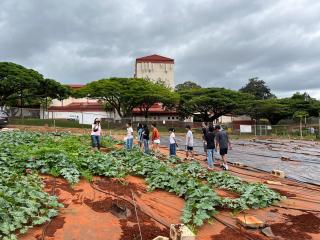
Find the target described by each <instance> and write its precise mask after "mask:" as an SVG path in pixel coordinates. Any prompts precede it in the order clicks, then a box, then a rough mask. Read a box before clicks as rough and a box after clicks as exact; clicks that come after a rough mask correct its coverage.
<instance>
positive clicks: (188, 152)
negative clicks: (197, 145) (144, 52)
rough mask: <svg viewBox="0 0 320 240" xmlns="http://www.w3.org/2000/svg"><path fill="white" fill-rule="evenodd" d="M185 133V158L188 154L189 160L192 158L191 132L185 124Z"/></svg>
mask: <svg viewBox="0 0 320 240" xmlns="http://www.w3.org/2000/svg"><path fill="white" fill-rule="evenodd" d="M186 130H187V135H186V148H187V149H186V159H188V158H189V155H190V156H191V160H193V159H194V153H193V133H192V131H191V127H190V126H189V125H187V126H186Z"/></svg>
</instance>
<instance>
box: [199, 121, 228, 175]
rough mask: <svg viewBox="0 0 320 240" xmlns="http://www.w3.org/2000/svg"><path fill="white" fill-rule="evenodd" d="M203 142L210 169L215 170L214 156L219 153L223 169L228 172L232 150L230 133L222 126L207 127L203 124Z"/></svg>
mask: <svg viewBox="0 0 320 240" xmlns="http://www.w3.org/2000/svg"><path fill="white" fill-rule="evenodd" d="M202 134H203V135H202V140H203V148H204V152H205V153H206V156H207V159H206V160H207V161H208V168H209V170H213V166H214V165H213V164H214V154H215V152H217V151H218V149H219V153H220V156H221V160H222V166H221V167H222V168H223V169H224V170H228V169H229V167H228V159H227V154H228V150H229V149H232V146H231V142H230V139H229V136H228V133H227V132H226V131H224V130H222V128H221V126H219V125H216V126H212V125H211V126H207V124H205V123H202Z"/></svg>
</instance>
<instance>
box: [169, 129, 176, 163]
mask: <svg viewBox="0 0 320 240" xmlns="http://www.w3.org/2000/svg"><path fill="white" fill-rule="evenodd" d="M174 132H175V130H174V128H170V129H169V133H170V136H169V142H170V145H169V149H170V157H175V156H176V154H177V149H176V147H177V142H176V135H175V133H174Z"/></svg>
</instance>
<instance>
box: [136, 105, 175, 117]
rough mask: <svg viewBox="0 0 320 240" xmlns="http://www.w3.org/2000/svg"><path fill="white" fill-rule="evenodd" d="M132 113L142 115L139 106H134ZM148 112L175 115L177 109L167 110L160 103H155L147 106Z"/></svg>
mask: <svg viewBox="0 0 320 240" xmlns="http://www.w3.org/2000/svg"><path fill="white" fill-rule="evenodd" d="M132 113H133V115H143V114H144V113H143V112H141V110H140V108H134V109H133V110H132ZM149 114H163V115H166V114H170V115H177V111H175V110H167V109H165V108H163V107H162V105H161V103H155V104H153V105H152V107H151V108H149Z"/></svg>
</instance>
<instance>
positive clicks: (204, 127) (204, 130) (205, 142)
mask: <svg viewBox="0 0 320 240" xmlns="http://www.w3.org/2000/svg"><path fill="white" fill-rule="evenodd" d="M201 131H202V141H203V151H204V153H205V155H206V156H207V141H206V135H207V133H208V126H207V124H206V123H205V122H203V123H202V129H201ZM205 161H207V158H206V159H205Z"/></svg>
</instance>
